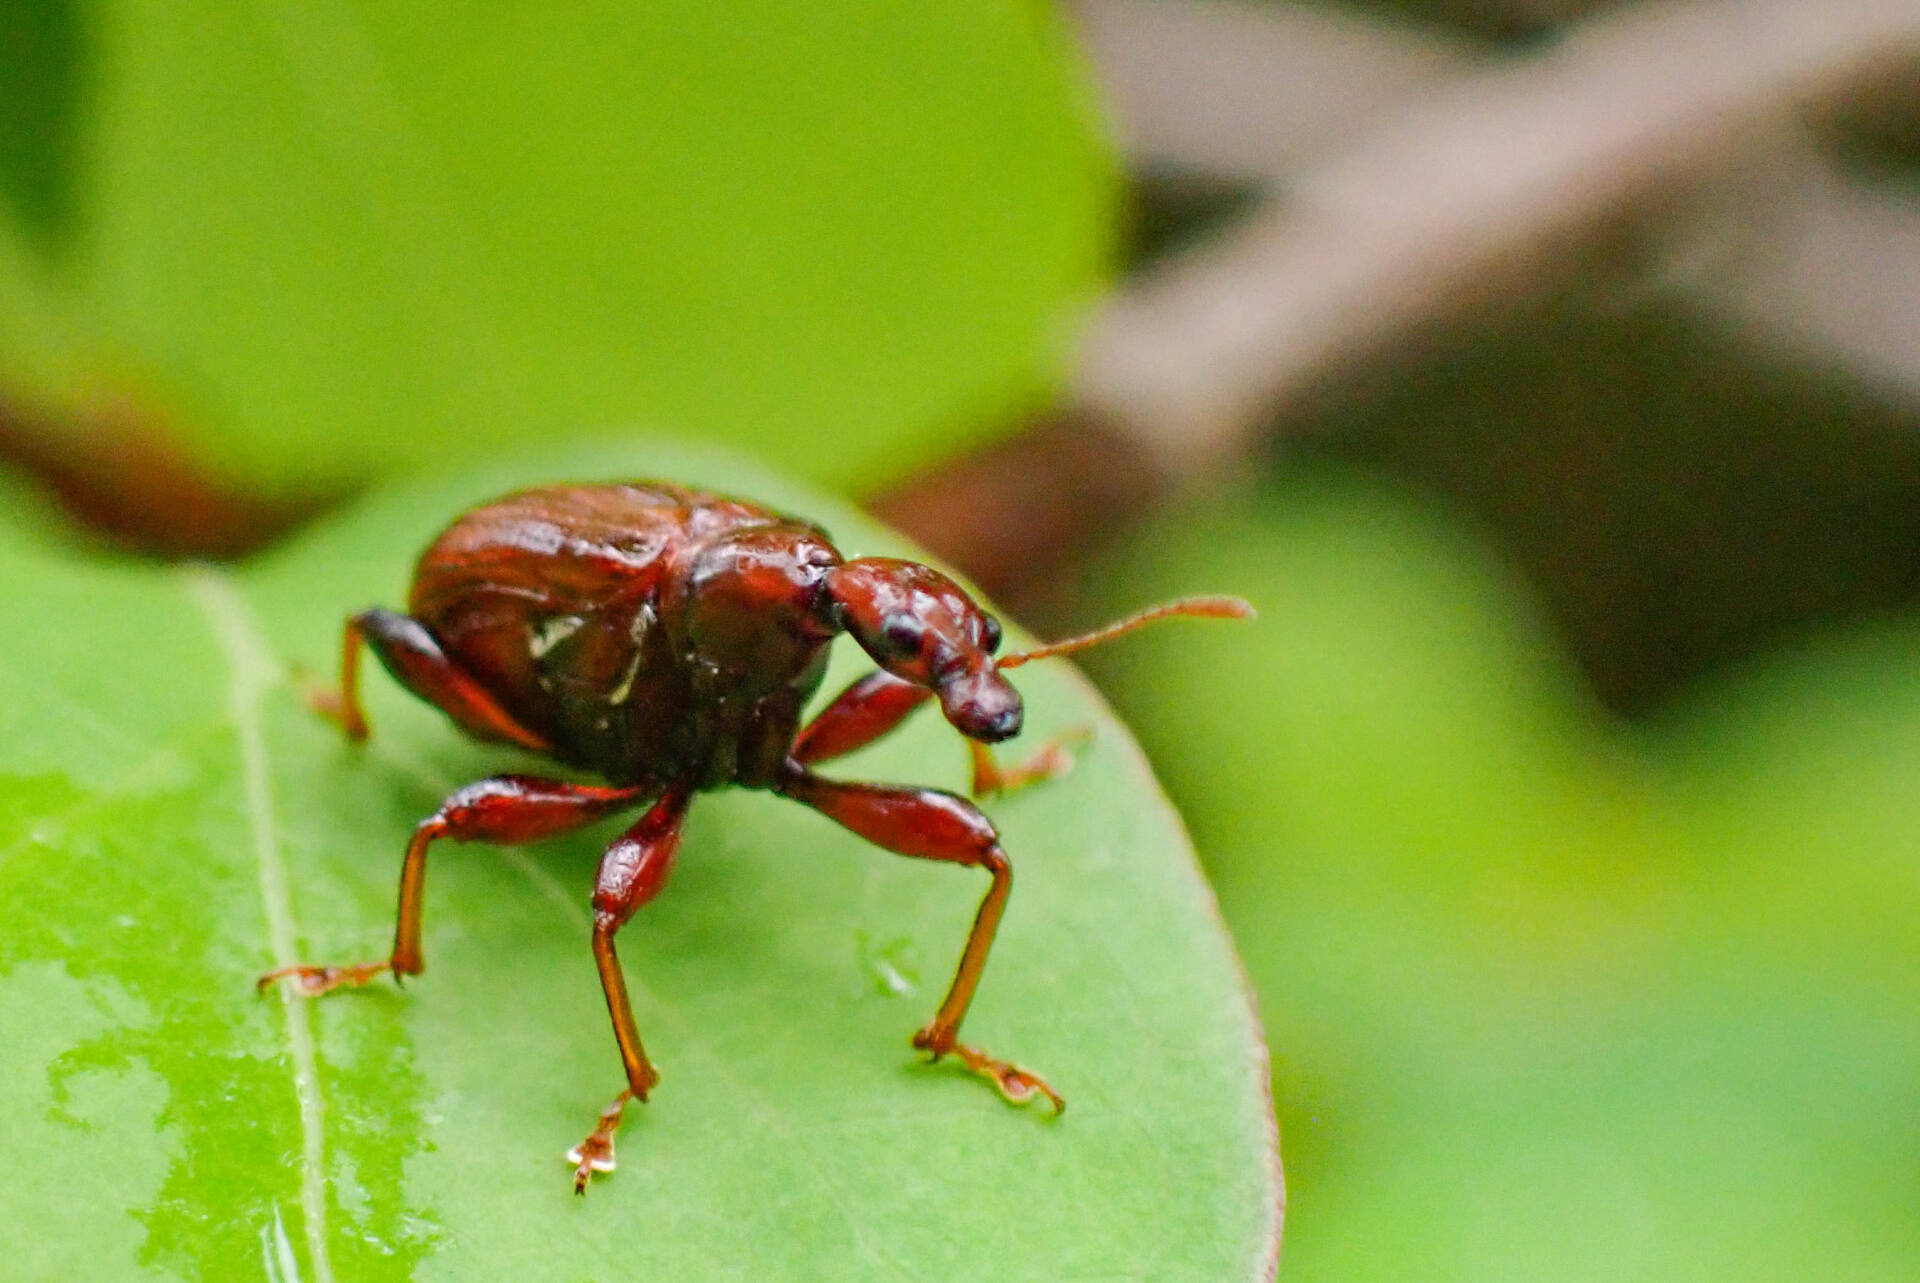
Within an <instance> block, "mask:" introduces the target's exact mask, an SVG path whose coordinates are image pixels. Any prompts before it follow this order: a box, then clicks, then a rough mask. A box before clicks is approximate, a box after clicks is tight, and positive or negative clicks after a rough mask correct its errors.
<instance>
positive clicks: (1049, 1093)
mask: <svg viewBox="0 0 1920 1283" xmlns="http://www.w3.org/2000/svg"><path fill="white" fill-rule="evenodd" d="M913 1045H914V1046H915V1047H918V1048H919V1049H920V1050H922V1051H924V1052H926V1053H927V1059H928V1062H929V1063H931V1062H933V1061H936V1060H939V1059H940V1058H941V1057H942V1056H946V1055H952V1056H954V1057H956V1058H957V1059H958V1060H959V1061H960V1063H961V1064H963V1065H965V1066H966V1067H967V1068H968V1069H969V1070H971V1071H972V1072H974V1073H976V1074H979V1075H980V1076H981V1077H982V1078H985V1079H986V1080H987V1081H988V1082H990V1083H992V1084H993V1085H994V1087H995V1088H997V1089H998V1090H999V1092H1000V1095H1001V1096H1002V1097H1004V1098H1005V1099H1006V1101H1007V1103H1008V1104H1010V1105H1029V1104H1032V1103H1033V1102H1034V1101H1035V1100H1037V1099H1038V1098H1040V1097H1042V1096H1044V1097H1046V1098H1047V1101H1048V1103H1049V1104H1051V1105H1052V1106H1053V1112H1054V1114H1055V1116H1058V1115H1060V1114H1064V1113H1066V1112H1067V1102H1066V1101H1065V1100H1064V1099H1063V1098H1062V1097H1061V1095H1060V1093H1059V1092H1057V1091H1055V1090H1054V1089H1053V1088H1052V1087H1051V1086H1049V1085H1048V1083H1047V1080H1046V1079H1044V1078H1042V1077H1041V1076H1040V1075H1039V1074H1036V1073H1034V1072H1032V1071H1031V1070H1027V1069H1022V1068H1021V1067H1020V1066H1018V1065H1016V1064H1014V1063H1013V1062H1012V1061H1010V1060H997V1059H995V1058H994V1057H992V1056H989V1055H988V1054H987V1053H986V1052H984V1051H982V1050H980V1049H979V1048H978V1047H969V1046H967V1044H965V1043H963V1042H954V1041H953V1040H952V1037H951V1036H950V1035H949V1036H948V1037H946V1038H941V1037H939V1036H938V1035H937V1034H934V1033H932V1032H930V1029H922V1030H921V1031H920V1032H919V1033H917V1034H915V1035H914V1038H913Z"/></svg>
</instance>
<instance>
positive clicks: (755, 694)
mask: <svg viewBox="0 0 1920 1283" xmlns="http://www.w3.org/2000/svg"><path fill="white" fill-rule="evenodd" d="M841 562H842V558H841V556H840V554H839V553H838V552H837V551H835V549H834V547H833V545H832V544H831V543H830V542H828V539H827V536H826V533H825V532H824V531H822V530H820V529H819V528H818V527H817V526H814V525H812V524H810V523H808V522H804V521H799V520H795V519H793V518H789V517H784V516H781V515H779V514H777V513H774V512H770V511H768V510H767V509H765V508H761V507H758V506H756V505H753V504H748V503H742V502H738V501H735V500H728V499H721V498H718V497H716V496H714V495H710V494H706V493H704V492H701V491H697V490H689V489H686V488H684V487H680V486H670V485H662V484H658V483H648V484H643V485H615V486H554V487H548V488H545V489H540V490H529V491H524V492H521V493H519V494H514V495H509V496H507V497H506V498H504V499H501V500H499V501H497V502H494V503H490V504H487V505H486V506H484V507H481V508H476V509H474V510H473V511H471V512H469V513H467V514H466V515H464V516H462V517H461V518H460V519H459V520H457V521H456V522H454V524H453V525H452V526H451V527H449V528H448V529H447V530H446V531H445V532H444V533H443V534H442V535H441V536H440V537H439V538H438V539H436V540H435V541H434V542H433V543H432V545H430V546H429V547H428V548H427V550H426V552H425V553H424V554H423V555H422V556H421V558H420V561H419V564H418V566H417V567H416V569H415V572H414V580H413V589H412V592H411V594H410V597H409V601H408V605H409V610H410V613H411V614H412V615H413V617H414V618H415V619H416V620H418V621H419V622H420V623H422V624H424V625H425V626H426V628H427V629H428V630H429V631H430V632H431V633H432V634H433V635H434V637H435V638H436V639H437V640H438V641H439V643H440V646H441V648H442V649H443V650H444V651H445V653H446V654H447V656H448V657H449V658H450V659H452V660H453V661H454V662H455V663H457V664H458V665H460V667H461V668H463V669H464V670H465V671H466V672H468V673H469V674H471V675H472V676H473V677H474V678H476V679H477V680H478V681H479V682H480V683H481V685H483V686H484V687H485V688H486V689H487V690H488V691H490V692H491V693H492V694H493V695H494V696H495V697H497V698H498V699H499V701H500V703H501V704H502V705H503V706H504V707H505V708H506V709H507V711H508V712H510V713H511V714H512V715H513V717H514V720H516V721H517V722H519V723H520V724H521V725H522V726H525V727H527V728H528V729H529V730H532V731H534V732H535V733H536V734H538V735H539V736H540V737H541V738H543V739H544V740H546V741H547V742H548V743H549V744H550V745H551V746H552V748H551V751H552V755H553V756H554V757H556V758H558V759H560V760H561V761H564V762H566V763H568V764H569V765H572V766H576V767H582V768H585V769H588V770H591V771H593V772H595V773H596V774H599V775H601V776H604V777H605V778H606V779H608V780H609V781H611V782H613V783H616V784H636V785H638V784H665V783H666V782H668V781H673V780H683V781H686V782H688V783H690V784H691V785H692V786H694V787H696V788H715V787H718V786H721V785H725V784H745V785H748V786H753V787H765V786H767V785H769V784H771V783H772V781H773V777H774V773H775V770H776V768H777V767H778V766H779V764H780V762H781V761H782V760H784V758H785V757H786V754H787V751H788V749H789V748H790V747H791V745H792V743H793V740H794V736H795V734H796V733H797V732H798V730H799V726H800V716H801V712H802V710H803V708H804V707H805V705H806V701H807V699H808V698H809V697H810V696H812V695H813V693H814V692H815V691H816V690H818V689H819V686H820V682H821V679H822V678H823V677H824V676H825V674H826V662H827V647H828V643H829V642H830V641H831V640H832V636H833V634H832V631H831V630H830V629H829V627H828V626H827V625H826V623H825V622H824V621H823V620H822V619H820V618H819V617H818V610H817V607H816V603H817V602H818V601H819V599H820V596H821V592H822V585H823V582H824V580H825V579H826V576H827V573H828V572H829V571H831V570H832V569H833V568H835V567H836V566H838V565H840V564H841Z"/></svg>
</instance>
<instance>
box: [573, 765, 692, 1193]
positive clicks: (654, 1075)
mask: <svg viewBox="0 0 1920 1283" xmlns="http://www.w3.org/2000/svg"><path fill="white" fill-rule="evenodd" d="M690 797H691V794H689V793H688V792H687V791H686V790H684V789H677V788H676V789H669V790H668V791H667V793H666V795H665V796H664V797H662V798H661V799H660V800H659V801H658V802H656V803H654V805H653V807H652V809H651V810H649V811H648V812H647V813H646V814H645V815H644V816H642V817H641V818H640V821H639V822H638V823H637V824H635V825H634V826H633V827H632V828H630V829H628V830H627V831H626V832H625V833H623V834H621V835H620V840H619V841H617V842H615V843H614V844H613V845H612V846H610V847H608V848H607V853H606V855H604V856H602V857H601V860H600V872H599V874H598V876H596V877H595V879H594V888H593V960H594V964H595V965H596V966H598V967H599V969H600V985H601V988H603V989H604V990H605V991H606V995H607V1014H608V1015H610V1016H612V1017H613V1039H614V1042H616V1043H617V1044H619V1047H620V1063H621V1064H622V1065H623V1066H624V1067H625V1068H626V1071H627V1089H626V1090H625V1091H623V1092H621V1093H620V1094H619V1095H618V1096H615V1097H614V1098H613V1101H612V1103H611V1104H609V1105H608V1106H607V1107H606V1108H605V1109H603V1110H601V1111H600V1121H599V1124H598V1125H597V1126H595V1127H594V1129H593V1131H592V1132H591V1133H590V1134H589V1135H588V1136H587V1138H586V1139H585V1140H583V1141H581V1142H580V1143H579V1144H578V1145H576V1146H574V1147H573V1148H572V1149H570V1150H568V1151H567V1161H568V1162H569V1163H572V1164H574V1171H573V1192H574V1193H576V1194H584V1193H586V1192H587V1182H588V1181H589V1180H590V1179H592V1177H593V1173H595V1172H610V1171H612V1170H613V1167H614V1159H613V1134H614V1133H615V1132H616V1131H618V1130H619V1129H620V1119H621V1117H622V1116H623V1115H624V1114H625V1113H626V1109H627V1102H628V1101H630V1100H639V1101H645V1100H646V1098H647V1093H648V1092H649V1091H651V1090H653V1086H654V1084H655V1083H657V1082H659V1081H660V1071H659V1070H657V1069H655V1068H654V1067H653V1062H652V1061H650V1060H648V1059H647V1049H646V1048H645V1047H643V1046H642V1045H641V1043H640V1026H639V1025H638V1024H636V1023H635V1022H634V1019H633V1000H632V999H631V998H629V997H628V996H627V978H626V975H625V974H624V973H623V972H622V971H621V970H620V955H619V954H618V953H616V952H615V951H614V947H613V937H614V933H615V932H617V931H619V930H620V928H621V927H622V926H624V925H626V921H627V919H629V918H631V917H632V916H633V915H634V913H635V912H636V911H638V910H639V908H640V906H641V905H643V904H645V903H647V902H648V901H649V900H651V899H653V897H654V896H656V895H659V894H660V888H661V887H663V886H665V885H666V882H667V873H668V872H669V871H670V870H671V869H672V868H673V856H674V852H675V851H677V850H678V849H679V847H680V829H681V825H682V824H683V823H684V822H685V820H686V817H687V803H688V801H689V800H690Z"/></svg>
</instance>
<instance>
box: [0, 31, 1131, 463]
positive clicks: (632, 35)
mask: <svg viewBox="0 0 1920 1283" xmlns="http://www.w3.org/2000/svg"><path fill="white" fill-rule="evenodd" d="M86 14H87V18H88V22H89V34H90V35H91V37H92V40H91V43H90V45H89V47H90V48H91V49H92V50H93V57H92V60H91V62H90V64H89V65H88V67H87V68H86V72H87V78H88V83H89V84H90V85H91V92H90V94H89V96H88V99H87V102H88V104H89V105H90V108H91V111H90V114H89V115H88V116H87V117H86V119H85V122H84V123H85V131H84V132H85V146H84V147H83V148H82V149H81V155H82V156H83V158H84V164H83V165H82V166H81V171H82V172H80V173H79V174H77V175H67V176H65V177H64V178H63V179H62V181H63V182H65V183H66V184H68V185H69V186H76V187H77V190H79V191H80V192H81V193H82V194H83V199H82V200H81V202H80V205H79V208H78V210H77V211H76V213H75V216H74V220H73V221H74V222H75V224H76V225H75V226H74V227H73V228H71V229H70V236H69V239H70V240H71V241H72V242H73V245H72V249H73V252H72V253H71V254H69V255H67V256H65V257H64V258H63V260H62V262H61V264H60V266H59V271H58V279H57V281H54V282H51V283H33V282H30V283H29V284H32V285H33V288H42V285H44V288H42V293H51V294H52V295H53V298H54V302H52V303H50V302H49V301H48V300H47V299H46V298H45V297H37V296H34V294H33V293H32V290H30V288H29V284H23V283H22V282H21V281H20V280H14V281H12V282H11V283H9V284H6V285H5V286H0V354H3V355H4V358H5V361H6V367H7V376H6V377H7V380H8V382H9V383H11V384H12V385H14V386H13V387H12V388H11V390H10V391H11V394H12V395H16V396H19V397H21V398H23V399H25V400H27V401H29V402H31V403H33V404H36V405H41V404H53V405H56V406H59V405H65V406H69V407H71V406H74V405H85V404H89V403H91V401H96V400H98V399H99V398H100V397H102V396H111V397H113V398H115V399H117V400H120V401H131V402H132V403H134V404H136V405H139V406H142V407H145V408H146V409H147V411H148V412H149V413H150V414H152V415H153V416H154V417H156V418H157V420H158V421H160V422H161V423H163V424H165V425H167V426H168V427H169V429H170V430H177V431H179V432H181V433H183V434H186V436H187V437H188V439H189V440H190V441H191V442H192V443H193V444H195V445H197V446H199V447H201V448H202V450H203V452H204V453H205V454H206V455H207V457H209V458H211V459H212V460H214V461H215V462H216V463H217V464H219V465H220V466H222V467H224V468H226V469H227V470H228V471H229V472H230V474H231V475H232V476H234V477H238V478H244V479H245V482H246V484H247V485H248V486H250V487H255V488H259V487H265V488H269V489H278V490H287V489H291V488H305V489H314V488H322V489H324V488H327V487H330V486H332V485H335V484H345V483H352V482H355V481H358V480H361V479H364V478H365V477H367V476H368V475H370V474H373V473H376V472H378V471H379V470H381V469H383V468H387V467H391V466H392V465H396V464H417V463H421V462H423V461H432V462H434V463H436V464H441V463H444V462H445V461H447V460H448V459H449V458H453V457H460V458H473V457H479V456H483V455H484V454H486V453H487V452H489V451H491V450H493V449H496V448H498V447H499V446H500V445H501V444H502V443H505V442H509V441H526V440H553V439H556V438H559V437H562V436H567V435H577V434H578V433H579V432H580V430H581V429H582V428H583V427H584V428H590V429H599V430H605V429H606V428H608V427H611V426H616V425H621V424H630V423H652V424H657V425H669V426H672V427H673V428H674V429H675V430H682V429H684V430H687V431H690V432H692V433H694V434H697V435H700V436H703V437H707V438H712V439H720V440H725V441H729V442H733V443H736V444H740V445H744V446H748V447H751V448H752V449H753V450H754V451H755V452H756V453H758V454H759V455H761V456H762V457H765V458H768V459H771V460H773V461H776V462H777V463H778V464H780V465H781V466H782V467H783V469H785V470H787V471H789V472H792V473H795V474H797V475H800V476H803V477H806V478H810V479H813V480H815V481H818V482H823V483H828V484H832V485H837V486H843V487H844V486H849V485H855V484H871V483H874V482H876V481H878V480H880V479H883V478H886V477H890V476H893V475H897V474H900V473H903V472H904V471H906V470H908V469H910V468H911V467H913V466H914V465H915V464H917V463H919V462H922V461H924V460H925V459H927V458H928V457H930V456H934V455H937V454H940V453H942V452H945V451H948V450H951V449H952V448H953V447H954V445H955V444H956V442H957V441H958V440H960V439H963V438H964V436H965V435H966V434H968V433H978V432H981V431H984V430H986V428H987V426H988V425H989V424H990V423H991V421H992V420H993V418H994V416H996V415H1002V414H1005V413H1007V412H1009V411H1011V410H1013V409H1016V408H1018V407H1019V406H1020V405H1021V404H1022V403H1023V402H1024V401H1026V400H1029V399H1032V398H1033V397H1035V396H1036V395H1038V393H1039V392H1040V391H1041V390H1042V389H1043V387H1044V385H1045V383H1046V381H1047V380H1048V378H1049V373H1048V372H1049V367H1050V364H1051V356H1052V349H1053V346H1054V331H1055V330H1056V328H1057V327H1058V326H1059V325H1060V324H1061V323H1062V321H1063V319H1064V316H1065V314H1066V312H1067V310H1068V309H1069V308H1070V307H1071V306H1072V305H1073V304H1074V303H1075V302H1076V301H1077V300H1079V299H1080V298H1082V297H1083V296H1084V295H1085V294H1086V293H1087V292H1088V291H1090V290H1091V289H1092V288H1093V287H1094V285H1095V283H1096V281H1097V279H1098V277H1099V275H1100V272H1101V268H1102V265H1103V262H1104V260H1105V257H1106V253H1107V245H1108V239H1109V227H1108V223H1109V214H1110V205H1111V199H1112V195H1113V181H1112V176H1111V173H1110V168H1109V158H1108V156H1107V154H1106V152H1105V150H1104V149H1103V147H1102V146H1101V145H1100V143H1099V142H1098V140H1097V137H1096V131H1095V128H1094V123H1093V121H1092V119H1091V112H1090V110H1089V108H1088V105H1087V102H1086V101H1085V98H1086V95H1085V92H1084V88H1083V85H1082V83H1081V78H1080V75H1079V70H1080V69H1079V67H1078V65H1077V63H1076V62H1075V60H1074V57H1073V55H1072V53H1071V50H1070V47H1069V45H1068V42H1067V41H1066V40H1065V38H1064V36H1063V33H1062V32H1061V31H1060V30H1059V29H1058V28H1057V27H1056V26H1055V25H1054V19H1053V17H1052V16H1051V15H1050V14H1049V13H1048V11H1046V10H1044V9H1040V8H1036V7H1035V6H1033V5H1031V4H1027V3H1024V2H1020V3H1015V2H1013V0H999V2H997V3H988V4H979V3H972V2H963V0H930V2H929V3H924V4H916V5H913V6H911V7H901V6H897V5H885V4H875V3H869V2H866V0H826V2H824V3H816V4H810V5H804V6H787V7H780V6H771V7H770V6H766V5H759V4H750V3H745V2H743V0H699V2H698V3H694V2H692V0H660V2H658V3H653V4H649V5H645V6H619V5H615V6H607V5H590V4H586V3H566V4H560V5H542V6H534V7H523V6H512V5H506V6H503V5H487V4H481V3H476V2H475V0H426V2H424V3H414V4H406V5H397V6H396V5H383V4H367V3H346V4H334V5H323V6H318V7H316V6H312V5H302V4H292V3H285V2H284V0H272V2H270V3H266V4H263V5H247V6H237V7H236V6H233V5H227V4H219V3H213V2H211V0H188V2H187V3H184V4H180V3H166V4H161V3H155V2H154V0H94V2H93V3H92V4H90V5H88V6H87V7H86ZM36 101H38V99H36ZM6 239H20V238H18V237H11V238H8V237H0V241H4V240H6ZM0 248H5V247H4V246H3V245H0ZM43 270H44V269H43ZM8 275H9V276H15V277H18V276H20V275H21V273H19V272H12V271H10V272H9V273H8ZM49 312H57V313H59V314H61V315H62V316H63V318H64V323H65V324H66V326H67V327H68V329H69V330H70V332H68V333H65V334H64V336H63V346H62V347H61V350H60V351H59V352H58V353H57V354H53V355H49V354H48V353H47V352H45V351H44V350H43V349H44V348H45V347H46V346H47V344H48V342H49V340H48V338H47V335H46V332H45V331H46V317H47V315H48V313H49ZM956 434H958V435H956Z"/></svg>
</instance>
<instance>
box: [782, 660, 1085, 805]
mask: <svg viewBox="0 0 1920 1283" xmlns="http://www.w3.org/2000/svg"><path fill="white" fill-rule="evenodd" d="M932 698H933V692H932V691H931V690H929V689H928V688H927V687H925V686H916V685H914V684H913V683H912V682H907V681H902V680H901V679H900V678H898V677H895V676H894V675H893V674H892V673H889V672H887V671H886V670H885V669H876V670H875V671H873V672H871V673H868V674H867V675H866V676H865V677H862V678H861V679H860V680H859V681H857V682H855V683H853V684H852V685H851V686H849V687H847V688H846V689H845V690H843V691H841V692H840V693H839V694H838V695H836V696H835V697H834V699H833V702H832V703H830V704H828V705H827V706H826V707H825V708H823V709H821V710H820V713H819V715H818V716H816V717H815V718H814V719H813V720H812V721H811V722H808V723H807V724H806V726H805V727H803V728H802V729H801V731H800V734H799V735H798V736H797V737H796V738H795V739H794V741H793V758H794V760H795V761H797V762H799V763H801V764H802V765H803V766H813V765H816V764H818V763H820V762H825V761H829V760H831V759H833V758H836V757H841V756H843V755H845V754H847V753H851V752H853V751H854V750H855V749H861V748H865V747H866V746H867V745H869V744H871V743H873V742H874V741H875V740H877V739H879V738H880V737H881V736H883V735H885V734H887V733H888V732H889V731H892V730H893V729H894V728H895V727H897V726H899V725H900V723H901V722H904V721H905V720H906V719H907V718H908V717H909V716H910V715H911V714H912V713H913V711H914V710H915V709H917V708H919V707H920V706H921V705H922V704H924V703H926V702H927V701H928V700H929V699H932ZM1087 737H1088V732H1087V731H1085V730H1080V731H1070V732H1068V733H1067V734H1065V735H1062V736H1059V737H1058V738H1056V739H1051V740H1048V741H1047V742H1046V743H1045V744H1042V745H1041V746H1040V747H1039V748H1038V749H1037V750H1035V751H1034V753H1033V754H1032V756H1030V757H1028V758H1027V760H1026V761H1024V762H1022V763H1020V764H1019V765H1018V766H1001V765H1000V764H999V762H997V761H996V760H994V756H993V750H991V749H989V748H988V747H987V746H986V745H985V744H982V743H981V742H980V741H979V740H971V739H970V740H968V741H967V750H968V753H969V754H970V756H971V760H972V765H973V795H974V796H975V797H985V796H987V795H988V794H989V793H1011V792H1012V791H1013V790H1015V789H1019V788H1025V787H1026V786H1027V785H1029V784H1037V783H1039V782H1040V781H1041V780H1048V779H1052V778H1053V777H1054V776H1056V775H1064V774H1066V772H1067V771H1069V770H1070V769H1072V767H1073V755H1072V754H1070V753H1068V752H1067V746H1068V745H1069V744H1075V743H1079V742H1080V741H1083V740H1085V739H1086V738H1087Z"/></svg>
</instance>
